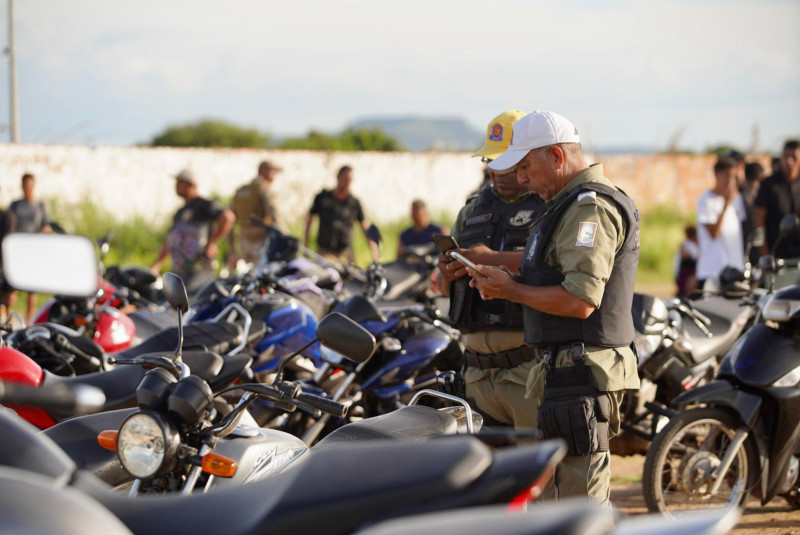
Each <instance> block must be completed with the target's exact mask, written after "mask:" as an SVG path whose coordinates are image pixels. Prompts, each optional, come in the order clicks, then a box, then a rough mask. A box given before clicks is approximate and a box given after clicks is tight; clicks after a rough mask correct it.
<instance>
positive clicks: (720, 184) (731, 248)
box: [697, 158, 747, 288]
mask: <svg viewBox="0 0 800 535" xmlns="http://www.w3.org/2000/svg"><path fill="white" fill-rule="evenodd" d="M736 174H737V166H736V161H735V160H734V159H733V158H720V159H719V160H717V163H716V164H714V178H715V182H714V187H713V188H712V189H710V190H708V191H705V192H704V193H703V194H702V195H700V198H699V199H697V239H698V243H699V246H700V255H699V257H698V259H697V283H698V288H702V287H703V286H702V285H703V282H705V280H706V279H707V278H708V277H718V276H719V272H720V271H722V269H723V268H725V267H727V266H733V267H735V268H737V269H742V270H743V269H744V247H743V246H742V221H744V220H745V219H746V218H747V213H746V211H745V207H744V202H742V197H741V195H739V189H738V184H737V181H736Z"/></svg>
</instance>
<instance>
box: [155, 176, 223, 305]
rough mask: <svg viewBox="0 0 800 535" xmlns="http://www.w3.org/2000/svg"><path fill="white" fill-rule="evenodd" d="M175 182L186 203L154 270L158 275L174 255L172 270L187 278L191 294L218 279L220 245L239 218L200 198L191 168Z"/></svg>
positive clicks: (178, 193) (187, 289) (214, 203)
mask: <svg viewBox="0 0 800 535" xmlns="http://www.w3.org/2000/svg"><path fill="white" fill-rule="evenodd" d="M175 179H176V182H175V193H177V195H178V196H179V197H181V198H182V199H183V201H184V203H185V204H184V205H183V206H182V207H181V208H180V209H179V210H178V211H177V212H176V213H175V215H174V216H173V218H172V227H171V228H170V230H169V234H167V238H166V239H165V240H164V244H163V245H162V247H161V253H160V254H159V255H158V259H156V261H155V263H153V265H152V267H151V268H150V269H151V270H152V271H153V272H154V273H158V271H159V270H160V269H161V266H162V265H163V263H164V260H166V259H167V257H168V256H172V268H171V271H172V272H173V273H175V274H176V275H179V276H180V277H181V278H183V279H184V283H185V284H186V291H187V292H188V293H190V294H191V293H194V292H195V291H197V289H198V288H199V287H200V286H202V285H203V284H205V283H206V282H208V281H210V280H213V279H214V276H215V273H214V267H215V266H214V262H215V261H216V259H217V242H218V241H219V240H220V239H222V238H223V237H225V236H226V235H227V234H228V233H229V232H230V231H231V228H233V223H234V221H235V219H236V217H235V216H234V214H233V212H232V211H231V210H226V209H223V208H222V207H221V206H220V205H219V203H217V202H215V201H210V200H208V199H204V198H202V197H200V196H199V195H198V193H197V183H196V182H195V178H194V174H193V173H192V172H191V171H189V170H188V169H184V170H183V171H181V172H180V173H179V174H178V175H176V176H175Z"/></svg>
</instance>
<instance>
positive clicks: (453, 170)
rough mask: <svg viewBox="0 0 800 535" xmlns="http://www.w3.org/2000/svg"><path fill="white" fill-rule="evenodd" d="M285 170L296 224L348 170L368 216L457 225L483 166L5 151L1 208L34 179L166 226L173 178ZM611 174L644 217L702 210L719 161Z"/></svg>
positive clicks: (353, 158) (697, 159)
mask: <svg viewBox="0 0 800 535" xmlns="http://www.w3.org/2000/svg"><path fill="white" fill-rule="evenodd" d="M263 159H270V160H272V161H274V162H275V163H277V164H279V165H281V166H282V167H283V169H284V171H283V173H281V174H280V175H279V176H278V179H277V181H276V187H277V190H278V198H279V199H280V201H281V202H280V209H281V212H282V215H283V217H284V219H286V220H287V221H291V220H296V219H300V218H302V217H303V216H304V214H305V213H306V212H307V210H308V207H309V206H310V203H311V200H312V198H313V196H314V194H315V193H316V192H317V191H319V190H320V189H321V188H323V187H327V188H330V187H332V186H333V185H334V184H335V178H334V177H335V173H336V170H337V169H338V168H339V167H341V166H342V165H344V164H349V165H352V166H353V168H354V171H355V180H354V182H353V191H354V193H355V194H356V195H357V196H358V197H359V198H361V200H362V203H363V205H364V209H365V211H366V213H367V217H369V218H370V219H373V220H375V221H377V222H379V223H380V222H391V221H396V220H398V219H400V218H403V217H405V216H406V215H407V214H408V212H409V205H410V203H411V201H412V200H413V199H415V198H417V197H419V198H423V199H425V200H426V201H427V202H428V205H429V207H430V210H431V211H432V212H433V213H435V214H438V213H442V212H445V213H448V214H452V215H453V216H454V215H455V213H456V212H457V211H458V209H459V208H460V207H461V206H462V205H463V202H464V199H465V198H466V196H467V195H468V194H469V192H471V191H473V190H474V189H475V188H476V186H477V185H478V184H479V182H480V180H481V177H482V165H481V164H480V162H479V160H478V159H477V158H470V157H469V155H468V154H463V153H374V152H359V153H338V152H331V153H324V152H310V151H283V150H250V149H176V148H144V147H86V146H60V145H11V144H0V206H7V205H8V203H9V202H10V201H11V200H13V199H14V198H18V197H19V196H20V187H19V184H20V182H19V181H20V177H21V175H22V174H23V173H24V172H26V171H29V172H32V173H34V174H35V175H36V177H37V190H38V192H39V195H40V196H41V197H44V198H48V199H52V200H55V201H56V202H58V203H77V202H80V201H81V200H82V199H85V198H91V199H92V200H94V201H95V202H96V203H99V204H101V205H102V206H105V207H106V208H107V209H108V210H109V211H111V212H113V213H114V214H117V215H118V216H119V217H121V218H125V217H129V216H132V215H134V214H140V215H144V216H146V217H148V218H154V219H155V218H167V217H168V216H169V215H171V214H172V213H173V212H174V210H175V209H176V208H177V207H178V206H179V205H180V202H181V201H180V199H179V198H178V197H177V196H176V195H175V193H174V187H173V179H172V178H170V177H171V175H174V174H176V173H177V172H178V171H179V170H180V169H181V168H184V167H191V168H192V169H193V170H194V171H195V175H196V176H197V179H198V183H199V189H200V193H201V194H202V195H210V194H211V193H212V192H215V193H217V194H219V195H221V196H223V197H230V196H231V195H232V194H233V192H234V190H235V189H236V187H237V186H238V185H240V184H242V183H244V182H246V181H248V180H250V179H251V178H252V177H253V176H255V171H256V167H257V164H258V162H259V161H261V160H263ZM598 161H600V162H601V163H603V164H604V166H605V170H606V175H607V176H608V177H610V178H611V179H612V181H614V182H615V184H616V185H618V186H619V187H621V188H622V189H624V190H625V191H626V192H627V193H628V194H629V195H631V196H632V197H633V198H634V200H635V201H636V203H637V205H638V206H639V208H640V210H641V211H643V212H646V211H648V210H650V209H652V208H653V207H655V206H658V205H666V206H670V207H673V208H674V209H675V210H679V211H682V212H686V211H693V210H694V203H695V201H696V199H697V196H698V195H699V194H700V193H701V192H702V191H703V190H704V189H707V188H708V187H710V185H711V183H712V181H713V174H712V172H711V168H712V165H713V162H714V157H712V156H685V155H676V156H666V155H660V156H608V157H600V158H598Z"/></svg>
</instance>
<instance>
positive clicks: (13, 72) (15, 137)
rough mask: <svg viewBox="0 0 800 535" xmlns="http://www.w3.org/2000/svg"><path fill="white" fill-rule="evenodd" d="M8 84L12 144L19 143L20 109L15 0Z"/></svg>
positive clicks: (11, 10) (10, 8)
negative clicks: (18, 100)
mask: <svg viewBox="0 0 800 535" xmlns="http://www.w3.org/2000/svg"><path fill="white" fill-rule="evenodd" d="M6 53H7V54H8V83H9V91H8V94H9V96H10V100H11V102H10V104H11V109H10V113H9V118H10V121H11V142H12V143H19V108H18V105H17V62H16V59H15V58H14V0H8V48H7V49H6Z"/></svg>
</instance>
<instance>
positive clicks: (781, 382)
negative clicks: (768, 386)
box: [772, 366, 800, 388]
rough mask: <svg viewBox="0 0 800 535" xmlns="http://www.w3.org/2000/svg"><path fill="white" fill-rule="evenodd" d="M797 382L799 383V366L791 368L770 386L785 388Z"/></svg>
mask: <svg viewBox="0 0 800 535" xmlns="http://www.w3.org/2000/svg"><path fill="white" fill-rule="evenodd" d="M797 383H800V366H798V367H797V368H795V369H793V370H792V371H790V372H789V373H787V374H786V375H784V376H783V377H781V378H780V379H778V380H777V381H775V382H774V383H772V386H776V387H778V388H786V387H790V386H796V385H797Z"/></svg>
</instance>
